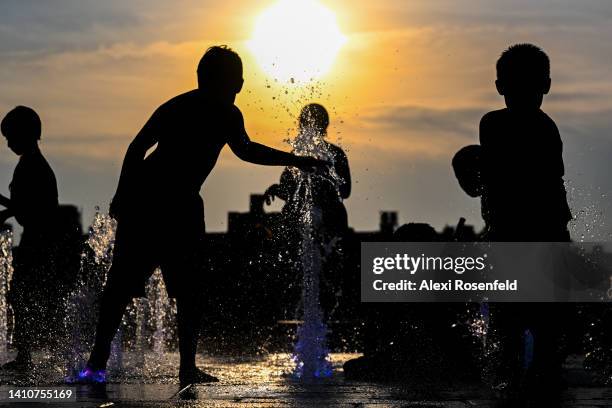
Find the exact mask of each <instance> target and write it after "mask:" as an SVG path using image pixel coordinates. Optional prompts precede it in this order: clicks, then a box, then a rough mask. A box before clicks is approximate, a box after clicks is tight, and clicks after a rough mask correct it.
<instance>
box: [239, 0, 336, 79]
mask: <svg viewBox="0 0 612 408" xmlns="http://www.w3.org/2000/svg"><path fill="white" fill-rule="evenodd" d="M345 42H346V37H345V36H344V35H343V34H342V32H341V31H340V29H339V28H338V24H337V23H336V16H335V15H334V13H333V12H332V11H331V10H329V9H328V8H326V7H325V6H323V5H322V4H320V3H319V2H318V1H316V0H279V1H278V2H277V3H275V4H274V5H273V6H271V7H270V8H268V9H266V10H264V11H263V12H262V14H261V15H260V16H259V17H258V18H257V20H256V23H255V30H254V31H253V36H252V39H251V40H250V41H249V43H248V45H249V48H250V49H251V51H252V52H253V53H254V55H255V57H256V59H257V61H258V62H259V64H260V65H261V67H262V68H263V69H264V70H265V71H266V72H267V73H268V74H269V75H270V76H272V77H273V78H275V79H278V80H279V81H289V80H291V79H292V78H293V79H295V80H296V81H308V80H310V79H315V78H318V77H320V76H322V75H324V74H325V73H327V72H328V71H329V69H330V68H331V66H332V65H333V63H334V60H335V58H336V55H337V54H338V51H339V50H340V48H341V47H342V45H343V44H344V43H345Z"/></svg>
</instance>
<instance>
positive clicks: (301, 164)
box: [295, 156, 331, 172]
mask: <svg viewBox="0 0 612 408" xmlns="http://www.w3.org/2000/svg"><path fill="white" fill-rule="evenodd" d="M295 157H296V163H295V167H297V168H298V169H300V170H302V171H308V172H311V171H315V170H319V169H324V168H325V167H329V166H330V165H331V163H330V162H329V161H327V160H321V159H317V158H314V157H310V156H295Z"/></svg>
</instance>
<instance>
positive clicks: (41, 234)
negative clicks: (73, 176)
mask: <svg viewBox="0 0 612 408" xmlns="http://www.w3.org/2000/svg"><path fill="white" fill-rule="evenodd" d="M1 130H2V134H3V135H4V137H6V140H7V142H8V147H9V148H10V149H11V150H12V151H13V152H14V153H15V154H17V155H18V156H19V162H18V163H17V167H16V168H15V172H14V174H13V180H12V181H11V184H10V187H9V189H10V193H11V194H10V198H7V197H4V196H2V195H0V204H1V205H2V206H4V207H6V209H5V210H3V211H1V212H0V225H1V224H3V223H4V221H6V219H7V218H10V217H15V219H16V220H17V222H18V223H19V224H21V226H22V227H23V234H22V236H21V241H20V243H19V248H18V249H17V251H16V253H15V258H14V274H13V279H12V281H11V289H10V292H9V302H10V304H11V305H12V307H13V312H14V316H15V327H14V333H15V334H14V343H15V345H16V348H17V351H18V352H17V358H16V359H15V360H14V361H12V362H10V363H7V364H5V366H4V367H5V368H8V369H25V368H28V367H29V366H30V365H31V355H30V352H31V350H32V347H33V346H34V345H36V344H37V343H38V342H39V340H40V338H41V334H42V332H43V331H44V330H46V329H48V328H49V327H48V326H49V324H50V321H49V318H50V314H49V309H50V308H51V305H52V304H58V303H60V302H59V299H49V295H50V291H51V287H53V286H55V285H56V284H57V282H56V276H55V273H54V268H53V265H52V264H53V259H54V256H53V255H54V253H55V251H54V247H55V245H56V237H55V231H54V225H55V221H56V216H57V212H58V199H57V183H56V180H55V175H54V173H53V170H52V169H51V167H50V166H49V164H48V163H47V161H46V160H45V158H44V156H43V155H42V153H41V151H40V148H39V146H38V141H39V140H40V136H41V122H40V118H39V117H38V115H37V114H36V112H34V110H32V109H31V108H28V107H25V106H18V107H16V108H15V109H13V110H12V111H10V112H9V113H8V114H7V115H6V116H5V117H4V119H3V120H2V125H1Z"/></svg>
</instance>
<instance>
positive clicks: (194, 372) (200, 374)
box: [179, 367, 219, 387]
mask: <svg viewBox="0 0 612 408" xmlns="http://www.w3.org/2000/svg"><path fill="white" fill-rule="evenodd" d="M179 381H180V383H181V387H183V386H187V385H189V384H204V383H211V382H219V379H218V378H217V377H213V376H212V375H210V374H207V373H205V372H204V371H202V370H200V369H199V368H197V367H194V368H192V369H189V370H181V371H180V372H179Z"/></svg>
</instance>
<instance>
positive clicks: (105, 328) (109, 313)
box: [87, 268, 132, 370]
mask: <svg viewBox="0 0 612 408" xmlns="http://www.w3.org/2000/svg"><path fill="white" fill-rule="evenodd" d="M111 269H112V268H111ZM109 274H110V271H109ZM115 287H116V286H115V285H108V284H107V286H106V287H105V288H104V294H103V295H102V302H101V304H100V316H99V318H98V325H97V327H96V340H95V343H94V346H93V349H92V351H91V354H90V356H89V361H88V363H87V366H88V367H89V368H91V369H92V370H104V369H106V362H107V361H108V358H109V356H110V349H111V343H112V341H113V338H114V337H115V334H116V333H117V329H118V328H119V325H120V324H121V319H122V318H123V314H124V313H125V309H126V308H127V306H128V305H129V303H130V302H131V301H132V298H131V296H129V295H126V294H125V293H120V292H119V291H118V290H116V289H114V288H115Z"/></svg>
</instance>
